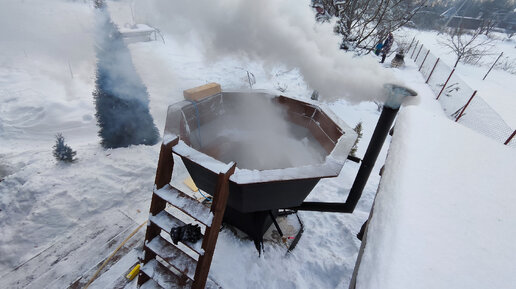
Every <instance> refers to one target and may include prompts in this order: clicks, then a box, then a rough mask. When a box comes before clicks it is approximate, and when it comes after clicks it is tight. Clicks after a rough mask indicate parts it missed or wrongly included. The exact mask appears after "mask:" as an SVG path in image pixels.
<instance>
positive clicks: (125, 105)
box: [93, 7, 159, 148]
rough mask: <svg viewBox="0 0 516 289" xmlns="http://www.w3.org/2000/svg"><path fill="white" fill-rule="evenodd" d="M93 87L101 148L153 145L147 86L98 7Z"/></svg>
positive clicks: (154, 134) (155, 136) (155, 135)
mask: <svg viewBox="0 0 516 289" xmlns="http://www.w3.org/2000/svg"><path fill="white" fill-rule="evenodd" d="M98 12H99V15H98V16H99V20H100V21H99V29H98V33H99V34H100V35H99V37H98V39H97V43H96V44H97V71H96V81H95V85H96V89H95V91H94V92H93V96H94V99H95V107H96V111H97V112H96V114H95V116H96V118H97V124H98V125H99V127H100V130H99V136H100V138H101V144H102V146H103V147H105V148H118V147H127V146H130V145H139V144H145V145H153V144H156V143H157V142H158V139H159V132H158V129H157V128H156V126H155V125H154V122H153V119H152V116H151V115H150V112H149V97H148V92H147V88H146V87H145V85H144V84H143V82H142V80H141V78H140V77H139V75H138V74H137V72H136V70H135V68H134V65H133V63H132V59H131V55H130V52H129V49H128V48H127V46H126V45H125V43H124V42H123V39H122V35H121V34H120V32H119V31H118V29H117V27H116V26H115V24H114V23H113V22H111V20H110V19H109V16H108V14H107V11H106V9H105V8H103V7H102V8H100V9H98Z"/></svg>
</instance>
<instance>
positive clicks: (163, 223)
mask: <svg viewBox="0 0 516 289" xmlns="http://www.w3.org/2000/svg"><path fill="white" fill-rule="evenodd" d="M149 220H150V221H151V222H152V223H154V224H156V225H157V226H158V227H160V228H161V229H162V230H163V231H165V232H167V233H170V229H172V228H173V227H177V226H184V225H185V223H183V221H181V220H179V219H177V218H176V217H174V216H172V215H171V214H169V213H168V212H167V211H165V210H163V211H161V212H159V214H157V215H156V216H152V215H151V216H150V217H149ZM181 243H183V244H185V246H187V247H188V248H190V249H192V250H193V251H194V252H195V253H197V254H199V255H204V250H203V249H202V240H199V241H198V242H195V243H190V242H184V241H183V242H181Z"/></svg>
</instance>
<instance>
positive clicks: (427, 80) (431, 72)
mask: <svg viewBox="0 0 516 289" xmlns="http://www.w3.org/2000/svg"><path fill="white" fill-rule="evenodd" d="M439 59H441V58H437V60H436V61H435V64H434V67H432V71H430V74H429V75H428V78H427V79H426V81H425V83H428V82H429V81H430V77H432V74H433V73H434V70H435V67H436V66H437V63H439Z"/></svg>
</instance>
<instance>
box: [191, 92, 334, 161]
mask: <svg viewBox="0 0 516 289" xmlns="http://www.w3.org/2000/svg"><path fill="white" fill-rule="evenodd" d="M223 111H224V112H225V113H224V114H223V115H219V117H217V118H216V119H214V120H212V121H210V122H208V123H207V124H204V125H202V126H201V127H200V131H199V130H198V129H194V130H193V131H192V132H191V133H190V138H191V141H193V143H194V147H196V148H197V149H199V150H200V151H203V152H204V153H206V154H208V155H211V156H213V157H214V158H216V159H218V160H220V161H223V162H225V163H228V162H230V161H234V162H236V163H237V166H238V168H240V169H250V170H265V169H282V168H289V167H297V166H304V165H313V164H320V163H322V162H324V157H325V156H326V152H325V151H324V149H323V147H322V146H321V145H320V144H319V143H318V142H317V140H316V139H315V138H314V137H313V136H312V135H311V134H310V132H309V130H308V129H307V128H305V127H301V126H299V125H295V124H293V123H292V122H290V121H288V120H287V113H286V110H285V107H283V106H281V105H277V104H276V103H274V102H273V101H272V100H271V99H270V98H269V97H265V96H263V95H255V94H252V93H251V94H241V95H237V96H233V97H230V98H227V99H225V100H224V109H223ZM216 113H217V114H218V113H219V112H216ZM201 140H202V148H200V146H199V145H198V144H199V143H201Z"/></svg>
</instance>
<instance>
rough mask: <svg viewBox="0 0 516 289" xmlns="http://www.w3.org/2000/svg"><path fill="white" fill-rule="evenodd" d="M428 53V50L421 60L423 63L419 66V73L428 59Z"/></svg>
mask: <svg viewBox="0 0 516 289" xmlns="http://www.w3.org/2000/svg"><path fill="white" fill-rule="evenodd" d="M429 53H430V49H428V51H427V52H426V54H425V58H423V62H421V66H419V71H421V68H423V64H425V60H426V58H427V57H428V54H429Z"/></svg>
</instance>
